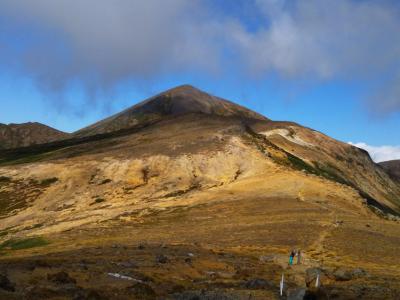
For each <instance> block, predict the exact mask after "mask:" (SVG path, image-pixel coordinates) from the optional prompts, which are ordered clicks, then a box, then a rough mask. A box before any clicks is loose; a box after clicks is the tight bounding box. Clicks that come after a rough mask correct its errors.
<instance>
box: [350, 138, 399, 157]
mask: <svg viewBox="0 0 400 300" xmlns="http://www.w3.org/2000/svg"><path fill="white" fill-rule="evenodd" d="M349 144H350V145H353V146H356V147H358V148H362V149H364V150H366V151H368V153H369V154H370V156H371V158H372V159H373V160H374V161H375V162H382V161H388V160H394V159H400V146H371V145H368V144H366V143H352V142H349Z"/></svg>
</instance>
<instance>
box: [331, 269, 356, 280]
mask: <svg viewBox="0 0 400 300" xmlns="http://www.w3.org/2000/svg"><path fill="white" fill-rule="evenodd" d="M333 276H334V278H335V280H336V281H349V280H351V279H352V277H353V276H352V274H351V273H350V272H348V271H346V270H344V269H341V268H339V269H337V270H336V271H335V272H333Z"/></svg>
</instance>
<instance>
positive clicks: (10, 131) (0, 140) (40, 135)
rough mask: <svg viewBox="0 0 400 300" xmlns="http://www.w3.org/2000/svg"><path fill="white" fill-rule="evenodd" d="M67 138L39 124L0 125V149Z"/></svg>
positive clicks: (59, 132)
mask: <svg viewBox="0 0 400 300" xmlns="http://www.w3.org/2000/svg"><path fill="white" fill-rule="evenodd" d="M68 136H69V134H68V133H65V132H62V131H59V130H57V129H54V128H51V127H49V126H46V125H43V124H40V123H23V124H9V125H6V124H0V149H10V148H18V147H26V146H31V145H35V144H44V143H48V142H53V141H56V140H61V139H65V138H67V137H68Z"/></svg>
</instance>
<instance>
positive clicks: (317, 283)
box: [315, 273, 319, 288]
mask: <svg viewBox="0 0 400 300" xmlns="http://www.w3.org/2000/svg"><path fill="white" fill-rule="evenodd" d="M315 287H316V288H317V287H319V273H318V275H317V280H316V281H315Z"/></svg>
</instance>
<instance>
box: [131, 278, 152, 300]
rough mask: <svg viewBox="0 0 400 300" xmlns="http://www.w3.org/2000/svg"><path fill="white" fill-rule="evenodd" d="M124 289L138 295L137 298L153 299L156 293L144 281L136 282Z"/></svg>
mask: <svg viewBox="0 0 400 300" xmlns="http://www.w3.org/2000/svg"><path fill="white" fill-rule="evenodd" d="M126 289H127V291H128V292H129V293H132V294H133V295H135V296H137V297H140V298H138V299H155V297H156V293H155V292H154V290H153V288H152V287H151V286H150V285H148V284H146V283H141V282H136V283H135V284H133V285H131V286H129V287H127V288H126Z"/></svg>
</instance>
